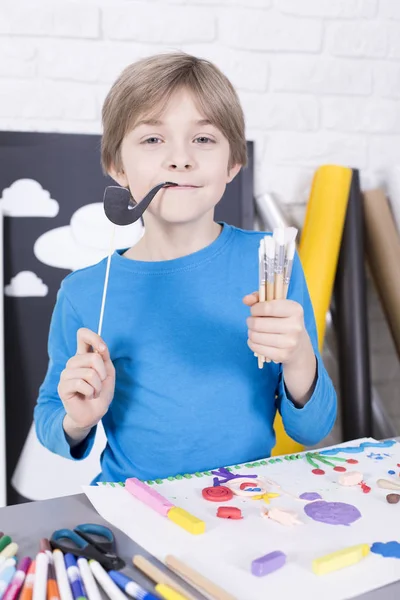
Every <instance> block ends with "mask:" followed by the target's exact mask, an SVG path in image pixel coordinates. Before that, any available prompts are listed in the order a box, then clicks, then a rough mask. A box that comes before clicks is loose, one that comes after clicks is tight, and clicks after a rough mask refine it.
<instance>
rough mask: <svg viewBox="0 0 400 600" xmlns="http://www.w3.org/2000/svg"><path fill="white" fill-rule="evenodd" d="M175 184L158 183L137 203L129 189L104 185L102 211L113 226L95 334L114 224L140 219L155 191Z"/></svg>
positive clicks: (100, 320) (104, 297) (170, 182)
mask: <svg viewBox="0 0 400 600" xmlns="http://www.w3.org/2000/svg"><path fill="white" fill-rule="evenodd" d="M177 185H178V184H177V183H173V182H172V181H165V182H164V183H159V184H158V185H156V186H155V187H153V188H152V189H151V190H150V191H149V193H148V194H147V195H146V196H145V197H144V198H143V200H141V201H140V202H138V203H137V204H136V203H135V201H134V200H133V198H132V196H131V193H130V191H129V189H127V188H123V187H121V186H117V185H110V186H108V187H106V189H105V192H104V198H103V206H104V212H105V214H106V217H107V218H108V220H109V221H111V223H113V224H114V227H113V231H112V235H111V243H110V249H109V252H108V258H107V266H106V274H105V278H104V287H103V297H102V300H101V309H100V318H99V326H98V329H97V334H98V335H99V336H101V331H102V328H103V318H104V307H105V304H106V297H107V288H108V280H109V277H110V266H111V256H112V253H113V251H114V236H115V225H132V223H135V221H137V220H138V219H140V217H141V216H142V215H143V213H144V211H145V210H146V208H147V207H148V206H149V204H150V202H151V201H152V200H153V198H154V196H155V195H156V194H157V192H159V191H160V190H161V189H162V188H168V187H175V186H177Z"/></svg>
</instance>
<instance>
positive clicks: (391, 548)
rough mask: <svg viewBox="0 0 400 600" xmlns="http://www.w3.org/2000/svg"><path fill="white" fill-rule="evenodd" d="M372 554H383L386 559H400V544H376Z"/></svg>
mask: <svg viewBox="0 0 400 600" xmlns="http://www.w3.org/2000/svg"><path fill="white" fill-rule="evenodd" d="M371 552H374V553H375V554H381V555H382V556H384V557H385V558H400V544H399V542H396V541H393V542H386V543H383V542H375V543H374V544H372V546H371Z"/></svg>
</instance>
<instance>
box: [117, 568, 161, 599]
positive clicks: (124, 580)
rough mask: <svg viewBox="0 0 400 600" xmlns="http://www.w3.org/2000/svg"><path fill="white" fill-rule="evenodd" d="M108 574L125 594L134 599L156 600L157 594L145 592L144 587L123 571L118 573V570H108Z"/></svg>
mask: <svg viewBox="0 0 400 600" xmlns="http://www.w3.org/2000/svg"><path fill="white" fill-rule="evenodd" d="M108 575H109V577H111V579H112V580H113V582H114V583H116V584H117V586H118V587H119V588H121V590H123V591H124V592H125V594H128V596H131V597H132V598H135V600H158V598H157V596H153V594H150V592H146V590H145V589H144V588H142V587H140V585H138V584H137V583H135V582H134V581H132V579H130V578H129V577H127V576H126V575H124V574H123V573H119V572H118V571H108Z"/></svg>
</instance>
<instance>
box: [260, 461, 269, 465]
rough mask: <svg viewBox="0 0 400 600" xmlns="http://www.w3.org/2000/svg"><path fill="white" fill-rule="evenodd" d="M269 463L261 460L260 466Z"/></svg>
mask: <svg viewBox="0 0 400 600" xmlns="http://www.w3.org/2000/svg"><path fill="white" fill-rule="evenodd" d="M267 464H268V463H267V461H266V460H260V465H267Z"/></svg>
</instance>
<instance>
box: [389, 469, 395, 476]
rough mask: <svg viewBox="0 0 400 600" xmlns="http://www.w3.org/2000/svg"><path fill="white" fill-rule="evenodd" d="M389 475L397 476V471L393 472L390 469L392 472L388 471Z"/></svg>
mask: <svg viewBox="0 0 400 600" xmlns="http://www.w3.org/2000/svg"><path fill="white" fill-rule="evenodd" d="M388 473H389V475H396V471H393V470H392V469H390V471H388Z"/></svg>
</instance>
